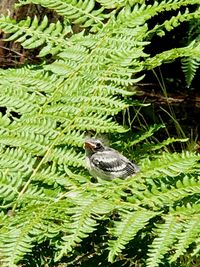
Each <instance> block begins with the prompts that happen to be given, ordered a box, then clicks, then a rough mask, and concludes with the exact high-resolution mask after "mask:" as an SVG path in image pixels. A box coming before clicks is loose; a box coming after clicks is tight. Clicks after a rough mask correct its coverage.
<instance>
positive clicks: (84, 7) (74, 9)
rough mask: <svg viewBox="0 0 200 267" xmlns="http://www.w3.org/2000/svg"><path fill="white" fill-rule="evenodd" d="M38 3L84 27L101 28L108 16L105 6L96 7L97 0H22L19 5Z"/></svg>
mask: <svg viewBox="0 0 200 267" xmlns="http://www.w3.org/2000/svg"><path fill="white" fill-rule="evenodd" d="M30 3H32V4H38V5H41V6H43V7H46V8H49V9H52V10H55V11H56V12H57V13H58V14H59V15H61V16H64V17H65V18H66V19H69V20H71V21H72V22H73V23H74V24H80V25H81V26H83V27H91V26H92V27H93V28H94V29H96V28H101V27H102V26H103V22H102V21H103V20H104V19H105V18H108V15H107V14H106V13H103V11H104V8H100V9H95V10H94V5H95V1H93V0H86V1H77V0H75V1H72V0H71V1H64V0H58V1H56V2H55V1H53V0H48V1H46V0H20V1H19V4H18V5H17V6H22V5H26V4H30Z"/></svg>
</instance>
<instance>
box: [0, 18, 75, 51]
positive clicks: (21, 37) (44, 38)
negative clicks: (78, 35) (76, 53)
mask: <svg viewBox="0 0 200 267" xmlns="http://www.w3.org/2000/svg"><path fill="white" fill-rule="evenodd" d="M0 28H1V29H2V30H4V31H5V32H6V33H9V34H10V36H9V37H8V38H7V39H6V40H7V41H12V40H13V41H16V42H20V43H21V45H22V46H23V47H24V48H26V49H33V48H36V47H39V46H41V45H44V44H46V47H44V48H43V49H42V50H41V52H40V53H41V54H40V56H44V55H47V54H49V53H50V54H52V55H54V54H57V53H58V52H59V51H60V50H61V49H62V48H63V47H64V46H68V45H69V43H68V41H67V39H65V38H64V36H65V35H66V34H67V33H69V32H71V28H70V27H65V28H63V26H62V25H61V23H60V22H59V21H57V23H51V24H50V25H49V26H48V18H47V17H46V16H44V18H43V20H42V21H41V22H40V23H39V21H38V18H37V17H36V16H35V17H34V19H33V20H31V18H30V17H28V18H27V19H26V20H22V21H20V22H19V23H17V22H16V21H15V20H13V19H10V18H9V17H5V16H1V18H0ZM64 39H65V40H66V41H64V42H63V40H64Z"/></svg>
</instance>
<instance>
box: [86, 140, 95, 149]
mask: <svg viewBox="0 0 200 267" xmlns="http://www.w3.org/2000/svg"><path fill="white" fill-rule="evenodd" d="M95 147H96V145H95V144H94V143H91V142H89V141H86V142H85V148H89V149H93V148H95Z"/></svg>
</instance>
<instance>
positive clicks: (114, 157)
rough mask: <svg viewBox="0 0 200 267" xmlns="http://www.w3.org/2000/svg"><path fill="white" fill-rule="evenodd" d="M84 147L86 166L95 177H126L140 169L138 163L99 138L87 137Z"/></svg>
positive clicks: (105, 178)
mask: <svg viewBox="0 0 200 267" xmlns="http://www.w3.org/2000/svg"><path fill="white" fill-rule="evenodd" d="M84 147H85V152H86V166H87V169H88V171H89V172H90V174H91V175H92V176H93V177H94V178H101V179H103V180H108V181H110V180H113V179H115V178H121V179H126V178H128V177H130V176H134V175H135V174H136V173H138V172H139V171H140V168H139V167H138V166H137V165H136V164H134V163H132V162H131V161H130V160H129V159H127V158H126V157H125V156H123V155H122V154H120V153H119V152H118V151H117V150H115V149H113V148H110V147H107V146H105V145H104V144H103V143H102V142H101V141H100V140H98V139H94V138H91V139H87V140H86V141H85V144H84Z"/></svg>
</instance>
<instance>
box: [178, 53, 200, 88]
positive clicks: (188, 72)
mask: <svg viewBox="0 0 200 267" xmlns="http://www.w3.org/2000/svg"><path fill="white" fill-rule="evenodd" d="M181 64H182V70H183V73H184V75H185V81H186V84H187V87H188V88H189V87H190V86H191V83H192V81H193V79H194V77H195V74H196V72H197V70H198V68H199V65H200V60H199V59H197V58H194V57H192V56H191V57H187V58H183V59H182V60H181Z"/></svg>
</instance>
